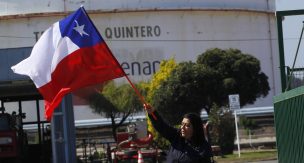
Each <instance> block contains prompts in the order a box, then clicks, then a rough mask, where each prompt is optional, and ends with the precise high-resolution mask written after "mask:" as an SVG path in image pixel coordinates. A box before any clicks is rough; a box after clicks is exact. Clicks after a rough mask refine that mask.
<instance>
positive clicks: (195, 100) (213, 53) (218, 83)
mask: <svg viewBox="0 0 304 163" xmlns="http://www.w3.org/2000/svg"><path fill="white" fill-rule="evenodd" d="M267 78H268V77H267V76H266V75H265V74H264V73H263V72H261V69H260V62H259V60H258V59H256V58H255V57H253V56H251V55H249V54H243V53H242V52H241V51H240V50H237V49H227V50H221V49H217V48H215V49H209V50H207V51H206V52H205V53H203V54H201V55H199V56H198V58H197V61H196V63H193V62H182V63H179V64H178V65H177V66H176V67H175V68H174V69H173V70H172V72H171V73H170V74H169V76H168V78H166V80H164V81H163V82H161V83H160V86H159V87H158V89H156V90H154V92H155V93H154V94H153V96H152V97H151V99H152V101H153V104H154V106H155V108H157V109H158V110H159V112H160V113H161V114H162V115H163V116H164V117H165V118H166V119H168V121H169V122H170V123H171V124H177V123H178V122H179V121H180V120H181V117H182V115H183V114H184V113H187V112H196V113H200V112H201V110H202V109H205V110H206V111H207V113H209V112H210V109H211V107H212V105H213V104H217V105H218V106H219V107H224V106H227V105H228V95H229V94H239V95H240V104H241V106H243V105H245V104H252V103H253V102H255V100H256V99H257V98H259V97H264V96H266V95H267V94H268V91H269V90H270V88H269V84H268V81H267Z"/></svg>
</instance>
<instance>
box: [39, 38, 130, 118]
mask: <svg viewBox="0 0 304 163" xmlns="http://www.w3.org/2000/svg"><path fill="white" fill-rule="evenodd" d="M124 75H125V73H124V71H123V70H122V68H121V67H120V65H119V63H118V62H117V60H116V59H115V58H114V56H113V55H112V53H111V52H110V51H109V50H108V48H107V46H106V44H105V43H100V44H97V45H95V46H94V47H88V48H81V49H79V50H77V51H75V52H73V53H71V54H69V55H68V56H67V57H65V58H64V59H63V60H62V61H61V62H60V63H59V64H58V65H57V66H56V69H55V71H54V72H53V73H52V79H51V81H50V82H49V83H47V84H46V85H44V86H42V87H40V88H38V90H39V92H40V93H41V94H42V96H43V97H44V100H45V116H46V118H47V119H48V120H49V119H50V118H51V116H52V113H53V111H54V109H55V108H56V107H57V106H58V105H59V103H60V102H61V100H62V98H63V97H64V96H65V95H66V94H68V93H70V92H72V91H74V90H76V89H78V88H81V87H85V86H88V85H92V84H97V83H101V82H104V81H108V80H111V79H114V78H118V77H122V76H124Z"/></svg>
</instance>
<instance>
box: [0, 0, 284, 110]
mask: <svg viewBox="0 0 304 163" xmlns="http://www.w3.org/2000/svg"><path fill="white" fill-rule="evenodd" d="M80 5H83V6H84V7H85V9H86V10H87V12H88V13H89V16H90V17H91V19H92V20H93V22H94V24H95V25H96V27H97V28H98V30H99V31H100V33H101V35H102V36H103V37H104V40H105V41H106V42H107V43H108V45H109V47H110V49H111V50H112V51H113V53H114V55H115V56H116V58H117V59H118V61H119V62H120V64H121V65H122V67H123V68H124V70H125V72H126V73H127V74H129V77H130V78H131V80H133V81H135V82H137V81H141V80H149V79H150V78H151V75H152V74H153V73H154V72H155V71H156V70H158V68H159V63H160V61H161V60H163V59H169V58H171V57H174V58H175V59H176V60H177V61H188V60H192V61H195V60H196V57H197V56H198V55H199V54H202V53H203V52H205V51H206V50H207V49H209V48H215V47H217V48H223V49H226V48H237V49H240V50H241V51H243V52H244V53H249V54H252V55H254V56H255V57H257V58H258V59H259V60H260V61H261V67H262V71H263V72H264V73H266V75H267V76H268V77H269V84H270V87H271V91H270V92H269V95H268V96H267V97H266V98H263V99H259V100H258V101H257V102H256V103H255V105H254V106H272V97H273V96H274V95H276V94H278V93H279V92H280V90H281V84H280V77H279V61H278V60H279V55H278V45H277V32H276V23H275V21H276V20H275V0H229V1H227V0H111V1H109V0H90V1H80V0H73V1H65V0H52V1H41V0H27V1H18V0H2V1H1V2H0V8H1V10H0V42H1V44H0V49H7V48H22V47H32V46H33V45H34V44H35V42H36V40H37V39H38V38H39V37H40V36H41V33H42V32H43V31H44V30H46V29H47V28H48V27H49V26H50V25H51V24H53V23H54V22H56V21H58V20H60V19H62V18H63V17H64V16H66V15H67V14H68V13H69V12H72V11H75V10H76V9H78V7H79V6H80Z"/></svg>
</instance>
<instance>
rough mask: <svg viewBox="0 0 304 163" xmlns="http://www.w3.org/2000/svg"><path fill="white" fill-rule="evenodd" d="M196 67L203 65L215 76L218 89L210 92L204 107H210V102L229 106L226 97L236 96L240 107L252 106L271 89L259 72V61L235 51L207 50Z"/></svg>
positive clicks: (262, 74)
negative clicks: (238, 97)
mask: <svg viewBox="0 0 304 163" xmlns="http://www.w3.org/2000/svg"><path fill="white" fill-rule="evenodd" d="M197 64H202V65H205V66H206V67H208V68H210V69H212V70H213V71H215V72H216V73H217V75H218V79H219V81H218V82H219V83H218V84H217V87H215V88H217V89H216V90H214V91H213V92H209V93H210V96H209V98H210V103H209V104H206V105H208V106H209V107H210V106H212V104H213V103H216V104H217V105H219V106H226V105H228V98H227V97H228V95H229V94H239V95H240V105H241V106H244V105H246V104H253V103H254V102H255V101H256V99H257V98H259V97H265V96H266V95H267V94H268V92H269V90H270V88H269V84H268V81H267V79H268V77H267V76H266V75H265V74H264V73H263V72H261V68H260V61H259V60H258V59H257V58H255V57H253V56H251V55H249V54H244V53H242V52H241V51H240V50H238V49H227V50H222V49H218V48H215V49H209V50H207V51H206V52H205V53H203V54H201V55H199V56H198V58H197ZM206 109H208V108H206Z"/></svg>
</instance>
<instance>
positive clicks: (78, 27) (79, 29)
mask: <svg viewBox="0 0 304 163" xmlns="http://www.w3.org/2000/svg"><path fill="white" fill-rule="evenodd" d="M75 23H76V27H74V28H73V29H74V30H75V31H77V32H78V33H79V34H80V36H81V37H82V35H83V34H85V35H87V36H89V34H87V33H86V32H85V31H84V30H83V29H84V24H83V25H81V26H79V24H78V22H77V20H75Z"/></svg>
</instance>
